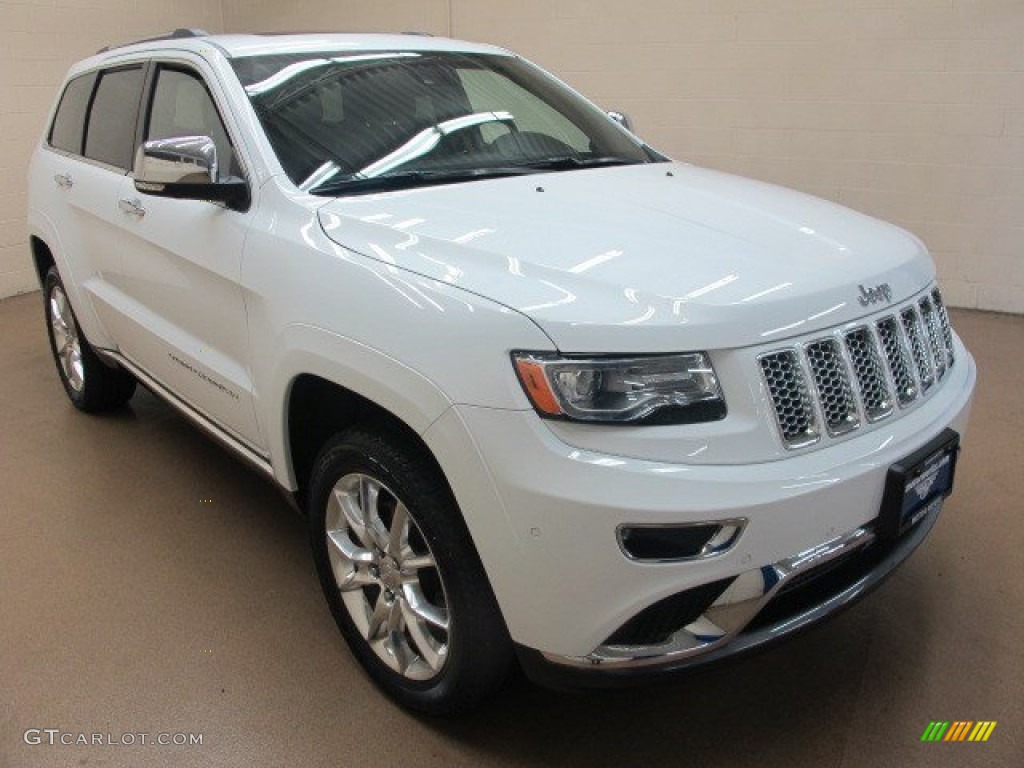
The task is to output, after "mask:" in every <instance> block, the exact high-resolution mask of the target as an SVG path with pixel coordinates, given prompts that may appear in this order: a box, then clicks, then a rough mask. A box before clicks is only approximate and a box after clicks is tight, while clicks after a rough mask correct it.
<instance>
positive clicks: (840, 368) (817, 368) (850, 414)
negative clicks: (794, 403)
mask: <svg viewBox="0 0 1024 768" xmlns="http://www.w3.org/2000/svg"><path fill="white" fill-rule="evenodd" d="M805 354H806V355H807V363H808V365H809V367H810V369H811V376H812V377H813V379H814V388H815V390H816V394H817V397H818V403H819V404H820V405H821V413H822V415H823V416H824V417H825V427H826V428H827V429H828V431H829V434H831V435H842V434H845V433H847V432H849V431H851V430H854V429H856V428H857V427H858V426H860V417H859V416H858V415H857V404H856V403H855V402H854V399H853V390H852V389H851V388H850V374H849V372H848V371H847V370H846V363H845V362H844V361H843V356H842V353H841V352H840V351H839V343H838V342H837V341H836V340H835V339H823V340H822V341H816V342H814V343H813V344H808V345H807V348H806V350H805Z"/></svg>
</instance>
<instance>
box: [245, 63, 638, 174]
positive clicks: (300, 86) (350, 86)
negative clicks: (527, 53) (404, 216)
mask: <svg viewBox="0 0 1024 768" xmlns="http://www.w3.org/2000/svg"><path fill="white" fill-rule="evenodd" d="M231 64H232V66H233V67H234V69H235V72H236V74H237V75H238V78H239V80H240V81H241V83H242V85H243V86H244V87H245V91H246V93H247V94H248V96H249V99H250V101H251V102H252V104H253V106H254V107H255V109H256V114H257V115H258V116H259V119H260V123H261V124H262V126H263V129H264V131H265V132H266V134H267V138H268V139H269V140H270V143H271V144H272V145H273V147H274V150H275V151H276V152H277V156H278V158H279V159H280V161H281V165H282V166H284V170H285V172H286V173H287V174H288V176H289V177H290V178H291V180H292V181H293V182H295V184H296V185H297V186H298V187H299V188H300V189H307V190H319V191H323V192H324V193H325V194H332V193H336V192H338V191H341V190H340V188H338V187H337V185H338V184H344V183H346V182H354V184H353V188H356V187H358V185H359V184H360V183H362V182H365V181H366V180H368V179H375V178H377V179H379V178H384V179H386V178H388V177H398V176H399V175H402V174H404V176H405V178H406V179H408V178H411V177H415V176H416V175H417V174H419V175H420V176H421V177H423V175H424V174H429V175H430V176H431V178H432V179H434V180H438V179H441V178H443V176H444V175H445V174H447V175H448V176H449V177H450V178H454V177H455V176H457V175H458V174H459V173H460V172H462V173H464V172H466V171H487V170H488V169H493V170H495V171H500V170H501V169H510V168H511V169H517V168H520V167H521V168H522V169H523V172H526V171H527V170H529V168H530V166H531V165H533V166H541V167H542V166H544V165H545V164H548V165H551V164H553V163H555V162H557V161H565V162H564V165H565V167H566V168H574V167H583V166H585V165H586V164H588V163H591V164H599V163H602V162H612V163H644V162H650V160H651V159H652V156H651V155H650V154H648V153H647V151H646V150H645V149H644V147H643V145H642V144H641V143H640V142H639V140H636V139H635V138H633V137H631V136H630V135H628V134H627V133H625V132H624V131H622V130H621V129H620V128H618V127H617V126H616V125H615V124H614V123H613V122H612V121H611V120H610V119H609V118H608V117H607V115H605V114H604V113H603V112H601V111H600V110H598V109H596V108H595V107H594V106H592V105H590V104H588V103H587V102H585V101H583V100H582V99H580V98H579V97H578V96H576V95H575V94H574V93H572V92H571V91H569V90H568V89H566V88H563V87H562V86H561V85H559V84H558V83H557V82H555V81H553V80H552V79H551V78H549V77H548V76H547V75H545V74H543V73H542V72H540V71H539V70H537V69H536V68H534V67H532V66H530V65H529V64H526V63H524V62H522V61H521V60H519V59H516V58H514V57H511V56H501V55H481V54H464V53H448V52H440V51H420V52H415V51H370V52H363V51H361V52H358V53H346V52H335V53H295V54H281V55H270V56H254V57H244V58H240V59H233V60H232V61H231ZM484 177H485V176H484V175H479V178H484Z"/></svg>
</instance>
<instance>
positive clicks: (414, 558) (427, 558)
mask: <svg viewBox="0 0 1024 768" xmlns="http://www.w3.org/2000/svg"><path fill="white" fill-rule="evenodd" d="M410 551H411V550H410ZM401 563H402V570H403V571H404V572H405V573H407V574H410V575H411V574H412V573H414V572H416V571H418V570H421V569H423V568H436V567H437V561H435V560H434V556H433V555H431V554H430V553H429V552H428V553H426V554H423V555H418V554H416V553H415V552H413V553H412V554H411V555H406V556H404V557H403V558H402V560H401Z"/></svg>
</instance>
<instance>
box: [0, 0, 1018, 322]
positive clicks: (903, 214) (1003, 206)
mask: <svg viewBox="0 0 1024 768" xmlns="http://www.w3.org/2000/svg"><path fill="white" fill-rule="evenodd" d="M175 26H203V27H205V28H207V29H211V30H217V29H221V28H224V29H227V30H231V31H257V30H267V31H269V30H311V29H334V30H351V31H369V30H387V31H403V30H420V31H425V32H431V33H434V34H442V35H444V34H451V35H453V36H456V37H463V38H467V39H471V40H483V41H488V42H495V43H498V44H502V45H506V46H508V47H510V48H513V49H515V50H517V51H519V52H521V53H523V54H524V55H526V56H528V57H529V58H531V59H533V60H535V61H537V62H538V63H540V64H541V65H543V66H545V67H547V68H548V69H551V70H552V71H554V72H555V73H556V74H558V75H559V76H561V77H562V78H564V79H565V80H567V81H568V82H569V83H570V84H572V85H574V86H576V87H577V88H579V89H580V90H581V91H583V92H584V93H586V94H587V95H588V96H590V97H591V98H593V99H594V100H595V101H597V102H598V103H600V104H602V105H604V106H606V107H608V108H613V107H614V108H617V109H621V110H624V111H626V112H628V113H630V115H631V116H632V117H633V119H634V122H635V123H636V125H637V130H638V132H639V133H641V134H642V135H643V136H644V137H645V138H646V139H647V140H648V141H650V142H651V143H652V144H653V145H654V146H656V147H658V148H660V149H662V150H664V151H665V152H667V153H669V154H670V155H672V156H673V157H676V158H677V159H682V160H688V161H691V162H695V163H698V164H701V165H707V166H710V167H714V168H720V169H723V170H727V171H732V172H736V173H741V174H744V175H748V176H753V177H757V178H761V179H765V180H768V181H774V182H778V183H781V184H785V185H787V186H792V187H796V188H798V189H802V190H805V191H808V192H811V193H814V194H818V195H822V196H824V197H828V198H830V199H833V200H837V201H839V202H841V203H844V204H846V205H849V206H851V207H853V208H857V209H859V210H862V211H865V212H867V213H871V214H874V215H877V216H880V217H882V218H885V219H888V220H891V221H895V222H897V223H899V224H901V225H903V226H905V227H907V228H909V229H911V230H913V231H914V232H915V233H916V234H918V235H919V236H920V237H922V238H923V239H924V240H925V242H926V243H927V244H928V246H929V247H930V248H931V250H932V253H933V255H934V256H935V259H936V261H937V262H938V265H939V271H940V275H941V277H942V280H943V285H944V287H945V291H946V294H947V297H948V299H949V301H950V303H952V304H956V305H958V306H964V307H980V308H983V309H995V310H1002V311H1011V312H1024V254H1022V250H1024V0H637V1H636V2H632V3H625V2H622V1H621V0H544V1H543V2H542V1H541V0H517V2H514V3H510V2H508V1H507V0H500V1H499V0H376V1H375V2H365V0H361V1H360V2H353V1H352V0H299V1H298V2H281V1H280V0H192V2H187V3H180V2H175V3H157V2H152V3H150V2H142V1H141V0H139V2H131V0H92V1H91V2H90V1H89V0H82V1H81V2H71V1H70V0H55V2H50V3H31V4H30V3H11V2H7V1H6V0H0V97H2V98H0V173H2V177H0V178H2V180H3V182H4V184H3V186H2V188H0V295H6V294H9V293H12V292H14V291H16V290H24V289H30V288H31V287H32V285H33V283H32V280H31V273H30V272H29V271H28V269H29V266H28V261H27V259H28V257H27V253H26V249H25V245H24V231H23V224H22V220H23V218H24V213H23V211H24V192H23V190H24V183H23V182H22V181H21V179H23V178H24V172H25V166H26V163H27V157H28V152H29V149H30V146H31V143H32V141H33V140H34V139H35V137H36V136H37V135H38V132H39V130H40V127H41V122H42V116H43V114H44V113H45V111H46V109H47V108H48V107H49V103H50V100H51V99H52V97H53V93H54V89H55V87H56V83H57V82H58V81H59V79H60V76H61V74H62V72H63V69H64V68H65V67H66V65H67V64H68V63H70V62H71V61H72V60H73V59H75V58H77V57H79V56H82V55H84V54H87V53H89V52H91V51H92V50H94V49H95V48H98V47H100V46H101V45H103V44H105V43H107V42H109V41H110V40H112V39H120V38H130V37H132V36H136V35H144V34H148V33H151V32H154V31H160V30H164V29H167V28H170V27H175Z"/></svg>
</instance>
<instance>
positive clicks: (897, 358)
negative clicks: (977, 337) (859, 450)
mask: <svg viewBox="0 0 1024 768" xmlns="http://www.w3.org/2000/svg"><path fill="white" fill-rule="evenodd" d="M953 360H954V358H953V332H952V329H951V328H950V325H949V316H948V314H947V313H946V307H945V304H944V303H943V301H942V296H941V294H940V293H939V291H938V289H935V290H933V291H932V292H931V293H930V294H927V295H925V296H924V297H923V298H921V299H919V300H918V301H916V302H915V303H912V304H908V305H905V306H904V307H903V308H902V309H901V310H899V312H898V313H897V314H890V315H887V316H885V317H882V318H880V319H878V320H876V321H874V322H873V323H871V324H868V325H861V326H858V327H855V328H852V329H849V330H846V329H844V330H843V331H842V332H840V331H839V330H838V329H837V330H836V331H834V332H833V333H831V334H829V335H827V336H824V337H822V338H818V339H812V340H811V341H809V342H806V343H803V344H800V345H794V346H792V347H788V348H785V349H779V350H775V351H773V352H769V353H766V354H763V355H761V356H760V357H759V358H758V361H759V364H760V366H761V374H762V376H763V377H764V381H765V384H766V385H767V389H768V393H769V395H770V396H771V400H772V406H773V409H774V411H775V419H776V423H777V425H778V429H779V432H780V433H781V435H782V441H783V443H784V444H785V445H786V447H787V448H790V449H795V448H803V447H806V446H809V445H812V444H814V443H816V442H818V441H819V440H820V439H821V437H822V431H825V432H827V434H828V436H829V437H832V438H838V437H841V436H843V435H845V434H848V433H850V432H852V431H853V430H855V429H857V428H858V427H859V426H860V424H861V421H862V420H863V419H866V420H867V421H868V422H869V423H873V422H877V421H881V420H883V419H886V418H888V417H889V416H891V415H892V414H893V413H894V411H895V404H897V403H898V404H899V407H900V409H903V408H909V407H910V406H912V405H913V404H914V403H916V402H917V401H919V400H921V399H923V398H924V397H925V396H926V395H927V393H928V392H929V390H930V389H931V388H932V387H934V386H935V384H936V383H937V382H938V381H939V379H941V378H942V377H943V375H944V374H945V373H946V372H947V371H948V370H949V369H950V368H951V367H952V366H953ZM894 390H895V391H894ZM822 425H823V426H822Z"/></svg>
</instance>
